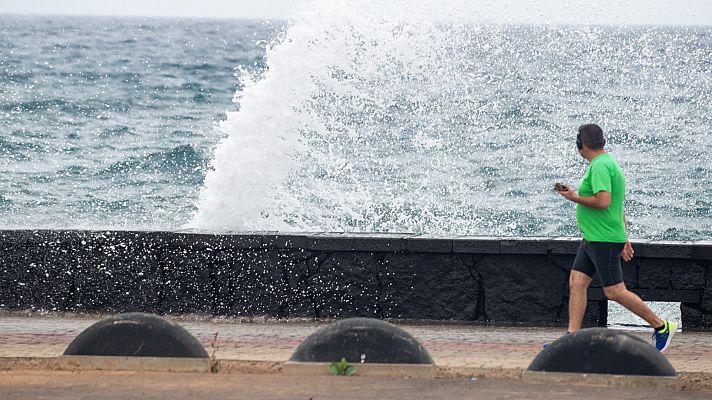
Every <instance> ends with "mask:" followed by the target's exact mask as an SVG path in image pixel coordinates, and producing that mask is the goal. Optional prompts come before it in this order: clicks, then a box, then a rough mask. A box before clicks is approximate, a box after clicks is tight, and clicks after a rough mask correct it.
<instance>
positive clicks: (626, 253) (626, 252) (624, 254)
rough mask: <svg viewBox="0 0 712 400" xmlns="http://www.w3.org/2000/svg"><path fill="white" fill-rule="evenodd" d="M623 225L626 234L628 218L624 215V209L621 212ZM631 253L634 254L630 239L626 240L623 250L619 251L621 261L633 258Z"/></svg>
mask: <svg viewBox="0 0 712 400" xmlns="http://www.w3.org/2000/svg"><path fill="white" fill-rule="evenodd" d="M623 226H625V233H626V236H628V218H626V217H625V211H624V212H623ZM633 255H635V251H633V246H632V245H631V244H630V240H626V241H625V245H624V246H623V251H621V258H623V261H625V262H628V261H630V260H632V259H633Z"/></svg>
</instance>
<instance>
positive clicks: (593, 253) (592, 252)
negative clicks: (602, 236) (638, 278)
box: [573, 240, 625, 287]
mask: <svg viewBox="0 0 712 400" xmlns="http://www.w3.org/2000/svg"><path fill="white" fill-rule="evenodd" d="M623 246H625V243H608V242H589V241H587V240H584V241H582V242H581V245H580V246H579V249H578V252H577V253H576V259H575V260H574V266H573V269H574V270H576V271H579V272H583V273H584V274H586V275H588V276H590V277H591V278H593V276H594V275H596V272H598V277H599V278H600V279H601V284H602V285H603V287H606V286H612V285H616V284H619V283H621V282H623V270H622V269H621V251H622V250H623Z"/></svg>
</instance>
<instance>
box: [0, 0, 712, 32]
mask: <svg viewBox="0 0 712 400" xmlns="http://www.w3.org/2000/svg"><path fill="white" fill-rule="evenodd" d="M309 1H310V0H198V1H196V0H113V1H108V0H0V13H4V14H45V15H46V14H50V15H51V14H59V15H114V16H149V17H153V16H159V17H201V18H215V17H217V18H243V19H286V18H289V17H290V16H292V15H294V14H295V13H296V12H298V11H299V10H300V9H302V8H303V7H304V5H305V4H306V3H307V2H309ZM329 1H330V0H320V2H321V3H326V2H329ZM331 1H342V2H344V1H345V0H331ZM349 1H354V2H366V3H375V4H378V3H379V2H380V3H382V4H383V6H384V8H390V9H393V8H397V7H402V8H403V7H405V8H410V7H411V5H412V4H420V5H421V6H424V7H429V8H431V9H433V10H434V11H435V12H443V10H445V11H444V12H447V13H449V15H453V14H455V13H457V12H458V10H461V9H466V10H467V11H466V12H467V13H471V14H480V17H481V18H480V19H481V20H483V21H485V22H498V20H502V22H515V23H517V22H532V23H549V22H553V23H573V24H579V23H583V24H652V25H661V24H662V25H707V26H709V25H712V0H419V1H413V0H411V1H399V0H349ZM318 2H319V1H317V3H318ZM460 17H462V15H460ZM466 17H469V15H466ZM473 18H474V19H475V20H477V18H476V17H473Z"/></svg>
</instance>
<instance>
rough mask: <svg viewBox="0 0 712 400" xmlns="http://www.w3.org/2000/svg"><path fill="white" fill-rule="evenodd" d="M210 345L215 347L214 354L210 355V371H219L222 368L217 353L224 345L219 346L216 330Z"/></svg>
mask: <svg viewBox="0 0 712 400" xmlns="http://www.w3.org/2000/svg"><path fill="white" fill-rule="evenodd" d="M210 347H212V348H213V354H211V355H210V372H218V371H219V370H220V361H218V357H217V353H218V350H219V349H220V348H221V347H222V346H218V332H215V337H214V338H213V341H212V343H210Z"/></svg>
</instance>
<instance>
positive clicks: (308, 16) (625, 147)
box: [190, 0, 709, 236]
mask: <svg viewBox="0 0 712 400" xmlns="http://www.w3.org/2000/svg"><path fill="white" fill-rule="evenodd" d="M588 3H589V2H586V1H573V2H570V4H571V7H570V8H567V9H565V10H569V11H562V10H564V8H561V9H557V11H556V12H557V14H556V15H551V18H550V20H552V21H555V22H561V21H562V20H563V21H567V20H572V19H571V18H573V17H574V16H579V17H580V15H581V10H585V9H586V5H587V4H588ZM440 4H442V3H439V2H425V1H423V2H414V3H411V2H405V1H394V2H387V3H384V2H381V1H359V2H350V1H338V0H336V1H318V2H315V3H313V4H312V7H311V8H309V9H308V10H306V11H305V12H304V13H302V14H301V15H300V16H298V17H295V18H294V20H292V21H291V22H290V24H289V26H288V29H287V30H286V32H285V33H284V35H283V36H282V37H280V39H279V40H278V41H277V42H276V43H275V44H274V45H273V47H271V48H270V49H269V50H268V52H267V56H266V61H267V65H268V69H267V70H266V71H264V72H263V74H262V75H260V76H257V77H254V76H251V75H249V74H248V75H245V74H243V75H242V76H241V81H242V82H243V83H247V82H253V83H251V84H249V85H247V86H246V87H245V88H244V89H243V90H242V91H241V92H240V93H238V94H237V95H236V97H237V98H238V101H239V102H240V111H239V112H235V113H230V114H228V119H227V121H225V122H224V123H223V124H222V125H221V126H220V129H221V130H222V131H223V132H224V133H225V134H226V135H227V136H226V138H225V139H224V140H223V142H222V143H221V144H220V145H219V146H218V148H217V150H216V153H215V157H214V160H213V163H212V167H213V169H212V171H210V172H209V173H208V175H207V178H206V181H205V185H204V187H203V189H202V192H201V195H200V200H199V202H198V210H197V212H196V214H195V215H194V217H193V219H192V221H191V223H190V226H191V227H193V228H196V229H200V230H207V231H244V230H296V231H304V230H326V231H407V232H429V233H469V234H487V235H547V236H556V235H575V234H577V230H576V227H575V224H574V222H573V219H572V218H571V214H572V210H571V208H570V205H569V204H568V203H566V202H564V201H561V199H559V198H557V197H556V196H555V195H554V194H553V192H552V191H551V190H550V186H551V185H552V184H553V182H555V181H557V180H563V181H567V182H569V183H576V180H577V179H578V178H579V177H580V176H581V173H582V172H583V168H584V167H585V166H584V164H583V163H582V161H581V159H580V157H578V155H577V154H576V153H575V151H574V149H573V145H572V142H571V137H572V132H574V131H575V129H576V127H577V126H578V125H579V124H581V123H585V122H591V121H595V122H598V123H600V124H602V125H603V126H604V129H605V130H606V131H607V132H608V133H609V138H610V139H611V140H610V143H611V149H612V150H614V152H616V153H617V154H619V155H620V156H621V159H623V160H624V167H625V168H626V171H627V172H628V173H629V174H630V176H631V178H630V179H629V182H630V184H631V185H630V186H631V187H633V188H636V189H638V191H639V193H635V192H633V196H631V198H632V200H633V201H634V203H633V207H631V208H632V212H631V215H632V216H633V217H634V219H637V220H638V221H643V222H644V225H645V230H646V233H647V234H651V232H653V231H655V230H657V232H658V233H656V234H658V235H661V234H662V232H665V230H666V229H669V228H670V227H669V226H667V227H666V226H663V225H664V222H661V221H660V219H659V218H657V216H656V215H655V214H654V213H653V212H652V211H651V212H650V213H649V212H647V211H645V210H653V208H654V207H660V206H664V207H666V206H667V205H664V204H662V203H661V202H666V204H668V203H669V206H670V207H676V206H675V204H679V203H680V199H679V196H677V197H676V196H675V194H674V193H666V194H665V195H664V196H660V197H661V198H662V200H661V199H660V198H659V199H657V200H656V204H655V205H650V204H647V203H646V202H648V201H649V200H648V199H649V197H647V196H645V195H644V193H645V192H646V190H648V189H650V190H653V189H655V188H656V187H660V186H661V182H655V181H656V179H657V178H656V177H654V176H652V177H651V176H650V173H649V168H650V165H649V163H648V162H647V161H646V160H649V159H651V158H654V159H656V160H657V161H658V163H659V165H665V166H666V168H668V167H669V166H673V165H674V166H676V167H674V168H681V169H685V170H686V171H688V170H689V171H688V172H685V173H686V174H689V175H694V174H697V175H700V174H706V173H707V171H708V169H706V167H704V166H699V165H697V166H696V165H695V164H694V160H693V161H692V162H689V160H688V161H687V162H686V161H685V160H680V159H678V158H676V156H675V155H674V154H675V152H679V153H685V154H695V152H699V151H705V150H700V148H701V147H700V145H701V143H703V142H704V140H705V139H704V134H703V132H704V124H705V121H697V122H694V121H693V122H690V123H689V124H687V125H684V126H682V125H680V123H679V122H678V121H679V118H683V116H684V115H692V114H697V113H700V112H702V111H703V110H702V108H704V107H706V106H704V104H707V103H705V99H707V98H709V91H708V86H709V81H705V80H698V81H695V82H691V81H689V79H688V77H689V76H690V74H691V73H693V71H692V70H693V69H694V68H697V69H701V70H706V69H708V66H706V65H707V64H704V63H705V61H704V59H705V56H704V52H705V49H704V48H699V45H698V44H696V41H695V39H694V35H687V34H685V35H680V33H679V31H675V30H654V31H651V30H644V29H642V28H641V29H638V30H637V31H632V30H629V29H628V30H626V29H624V28H620V29H619V28H604V27H596V26H580V27H577V26H544V27H532V26H527V25H510V26H503V25H488V24H486V23H488V22H494V21H497V22H505V23H514V24H526V23H527V22H542V21H548V20H549V19H547V14H546V13H548V12H551V10H549V11H547V9H546V8H541V9H539V11H541V10H544V11H541V12H537V13H534V14H535V15H534V14H531V13H530V14H531V15H534V16H531V15H530V14H527V13H526V12H525V11H526V9H525V10H519V9H518V8H516V7H514V8H513V10H514V9H516V10H518V11H517V12H511V13H509V14H508V13H507V12H506V11H508V10H507V9H506V8H504V9H502V8H501V7H495V6H492V4H491V3H487V4H484V6H483V3H481V2H477V3H471V2H467V1H450V2H445V3H444V4H445V5H446V6H440ZM488 4H489V6H488ZM589 5H590V4H589ZM525 8H526V7H525ZM606 9H607V8H605V7H603V8H601V9H598V11H596V10H594V14H596V13H598V14H604V13H605V11H606ZM509 11H512V10H509ZM542 13H543V14H542ZM596 15H597V14H596ZM661 48H662V49H664V52H660V51H659V49H661ZM661 63H665V68H664V69H660V68H659V65H660V64H661ZM681 72H682V73H681ZM678 87H685V90H686V93H684V98H677V99H676V98H675V94H674V93H675V91H676V90H677V89H676V88H678ZM688 99H689V100H690V101H688ZM678 117H679V118H678ZM650 127H653V129H652V130H651V128H650ZM651 140H652V141H653V142H654V143H653V144H654V145H653V146H643V147H640V148H635V150H633V148H634V147H635V146H631V145H640V144H642V143H646V141H651ZM658 144H659V145H658ZM663 144H664V145H665V146H667V149H668V151H667V152H664V153H663V152H661V151H660V145H663ZM670 150H675V151H674V152H671V151H670ZM705 176H706V175H705ZM705 179H709V178H705ZM701 190H702V191H701V192H700V194H701V193H702V192H703V191H704V190H705V189H701ZM638 194H639V196H637V195H638ZM636 196H637V197H636ZM636 201H637V203H635V202H636ZM652 206H654V207H653V208H651V207H652ZM697 220H698V219H697V218H696V216H695V215H692V214H691V216H690V217H689V220H687V222H689V223H693V224H694V223H697V224H699V221H697ZM695 221H697V222H695ZM639 226H640V225H637V224H636V223H635V222H634V224H633V225H632V229H633V230H634V231H635V230H636V229H639ZM703 228H704V227H703Z"/></svg>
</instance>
